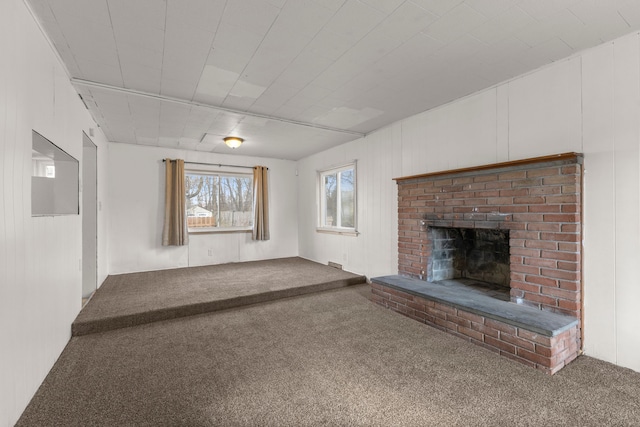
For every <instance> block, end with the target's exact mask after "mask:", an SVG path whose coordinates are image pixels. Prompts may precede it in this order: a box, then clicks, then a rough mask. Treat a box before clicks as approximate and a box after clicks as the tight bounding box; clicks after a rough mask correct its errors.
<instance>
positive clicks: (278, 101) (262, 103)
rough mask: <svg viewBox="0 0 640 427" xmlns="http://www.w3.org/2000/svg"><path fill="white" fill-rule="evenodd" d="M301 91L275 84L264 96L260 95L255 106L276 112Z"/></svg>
mask: <svg viewBox="0 0 640 427" xmlns="http://www.w3.org/2000/svg"><path fill="white" fill-rule="evenodd" d="M299 90H300V89H298V88H295V87H291V86H286V85H283V84H280V83H274V84H272V85H271V86H269V87H268V88H267V90H265V91H264V92H263V93H262V95H260V97H259V98H258V99H257V100H256V102H255V104H254V105H255V106H259V107H261V108H264V107H268V108H270V109H273V110H276V109H278V108H279V107H280V106H282V105H283V104H284V103H285V102H287V101H288V100H289V99H290V98H291V97H293V96H294V95H295V94H296V93H298V91H299ZM251 111H253V107H252V108H251Z"/></svg>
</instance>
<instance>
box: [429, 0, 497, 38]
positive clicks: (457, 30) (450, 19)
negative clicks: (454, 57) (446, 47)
mask: <svg viewBox="0 0 640 427" xmlns="http://www.w3.org/2000/svg"><path fill="white" fill-rule="evenodd" d="M486 21H487V17H486V16H484V15H483V14H481V13H480V12H478V11H476V10H474V9H472V8H470V7H469V6H467V5H465V4H461V5H459V6H458V7H456V8H455V9H453V10H451V11H450V12H448V13H447V14H446V15H444V16H443V17H441V18H440V19H438V20H437V21H435V22H434V23H433V24H431V25H430V26H429V27H428V28H427V29H426V30H424V33H425V34H426V35H428V36H431V37H433V38H436V39H438V40H441V41H443V42H445V43H451V42H452V41H454V40H456V39H459V38H460V37H462V36H463V35H465V34H468V33H470V32H472V31H473V30H475V29H476V28H477V27H479V26H480V25H482V24H483V23H484V22H486Z"/></svg>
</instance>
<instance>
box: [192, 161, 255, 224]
mask: <svg viewBox="0 0 640 427" xmlns="http://www.w3.org/2000/svg"><path fill="white" fill-rule="evenodd" d="M185 187H186V195H185V199H186V200H185V203H186V208H187V225H188V227H189V231H208V230H210V231H212V230H223V229H250V228H251V227H252V226H253V176H252V175H248V174H213V173H204V172H194V171H187V172H186V173H185Z"/></svg>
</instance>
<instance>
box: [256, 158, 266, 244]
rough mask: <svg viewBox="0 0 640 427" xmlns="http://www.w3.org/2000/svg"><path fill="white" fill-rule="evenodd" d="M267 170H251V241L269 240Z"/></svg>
mask: <svg viewBox="0 0 640 427" xmlns="http://www.w3.org/2000/svg"><path fill="white" fill-rule="evenodd" d="M267 172H269V168H266V167H264V166H255V167H254V168H253V212H254V215H255V217H254V218H253V240H269V189H268V187H269V186H268V182H267Z"/></svg>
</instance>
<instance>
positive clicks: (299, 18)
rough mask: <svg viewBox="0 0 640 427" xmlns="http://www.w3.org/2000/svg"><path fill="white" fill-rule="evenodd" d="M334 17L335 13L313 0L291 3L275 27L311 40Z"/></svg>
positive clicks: (285, 8)
mask: <svg viewBox="0 0 640 427" xmlns="http://www.w3.org/2000/svg"><path fill="white" fill-rule="evenodd" d="M332 15H333V11H331V10H330V9H328V8H326V7H324V6H323V5H322V3H317V2H314V1H312V0H296V1H289V2H287V3H286V4H285V5H284V7H283V8H282V10H281V11H280V14H279V15H278V19H277V20H276V22H275V23H274V26H276V27H278V26H282V27H285V28H288V29H289V34H297V35H300V36H306V37H308V38H309V39H310V38H312V37H313V36H315V35H316V34H317V33H318V32H319V31H320V29H322V27H324V26H325V24H326V23H327V22H328V21H329V19H330V18H331V16H332Z"/></svg>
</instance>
